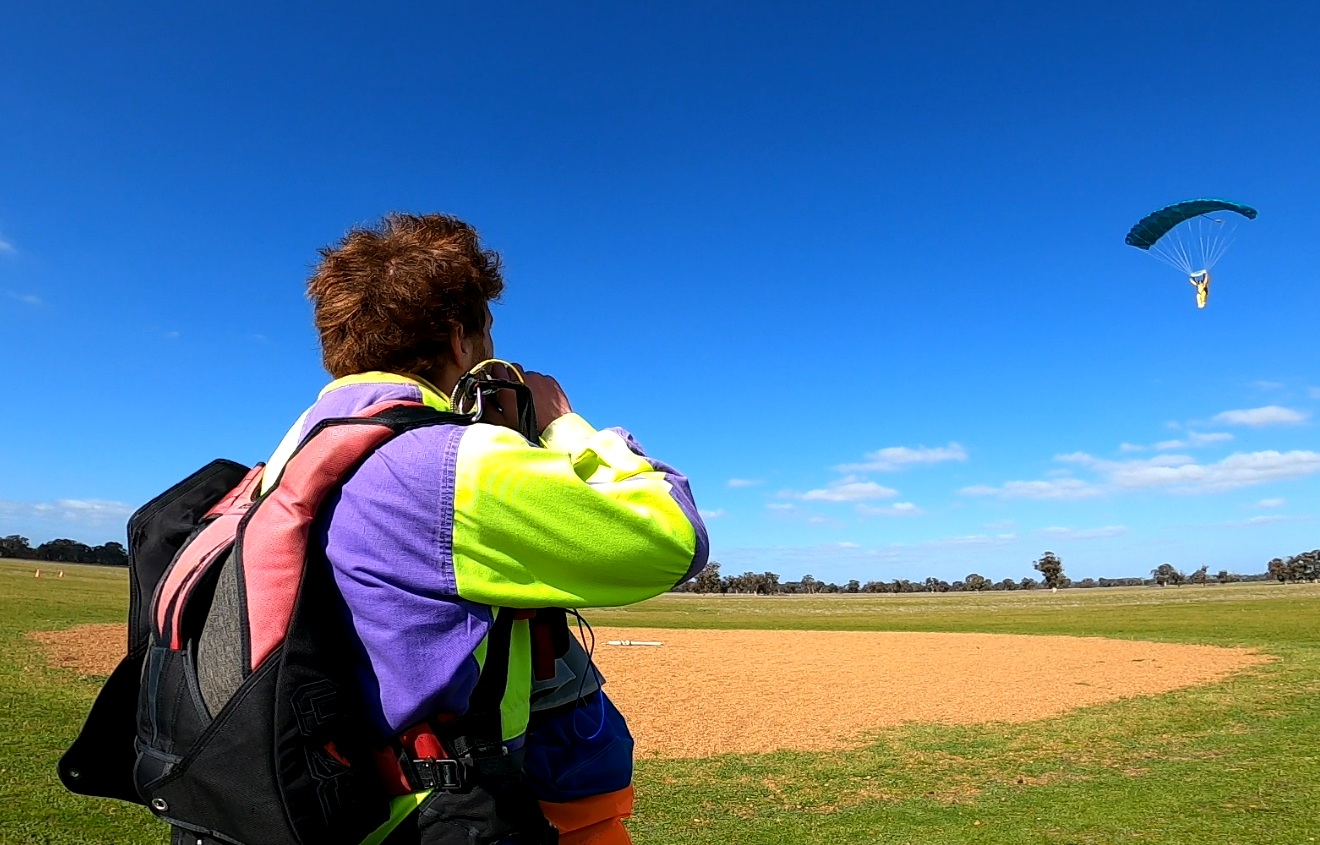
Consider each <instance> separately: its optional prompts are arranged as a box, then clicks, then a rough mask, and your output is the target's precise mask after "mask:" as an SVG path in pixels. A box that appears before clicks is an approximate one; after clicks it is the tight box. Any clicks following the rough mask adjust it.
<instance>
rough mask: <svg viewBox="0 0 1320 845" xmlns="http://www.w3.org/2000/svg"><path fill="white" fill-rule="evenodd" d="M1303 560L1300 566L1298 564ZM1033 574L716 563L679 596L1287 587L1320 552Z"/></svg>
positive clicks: (1318, 571)
mask: <svg viewBox="0 0 1320 845" xmlns="http://www.w3.org/2000/svg"><path fill="white" fill-rule="evenodd" d="M1299 561H1300V563H1299ZM1031 566H1032V569H1034V570H1035V571H1036V572H1038V573H1040V578H1039V580H1038V579H1037V578H1034V577H1025V578H1022V579H1020V580H1014V579H1012V578H1004V579H1002V580H1000V581H992V580H991V579H989V578H986V577H984V576H982V575H979V574H977V573H975V572H973V573H971V574H969V575H967V577H965V578H963V579H961V580H958V581H952V582H950V581H945V580H943V579H941V578H925V579H922V580H918V581H912V580H909V579H907V578H896V579H894V580H893V581H866V582H864V583H863V582H861V581H859V580H857V579H853V580H851V581H848V582H847V583H846V584H842V585H840V584H835V583H833V582H827V581H818V580H817V579H815V578H814V577H812V576H811V575H804V576H802V578H801V579H800V580H798V581H781V580H779V575H777V574H776V573H774V572H759V573H758V572H744V573H743V574H741V575H722V574H721V573H720V564H719V563H717V562H715V561H711V562H710V563H708V564H706V568H705V569H703V570H702V571H701V572H699V573H698V574H697V577H696V578H693V579H692V580H691V581H688V582H687V583H686V584H682V585H680V586H678V587H676V588H675V589H674V590H673V592H676V593H705V594H710V593H720V594H725V593H735V594H750V595H762V596H768V595H801V594H806V595H816V594H830V593H963V592H972V593H976V592H989V591H1010V590H1012V591H1017V590H1038V589H1039V590H1048V589H1066V588H1077V589H1086V588H1088V587H1143V586H1161V587H1163V586H1175V587H1176V586H1181V585H1182V584H1209V583H1212V582H1214V583H1218V584H1233V583H1237V582H1239V581H1271V580H1278V581H1280V582H1284V583H1290V582H1300V581H1320V551H1315V552H1304V553H1303V554H1301V555H1297V556H1294V557H1290V558H1286V559H1281V558H1275V559H1274V560H1273V561H1270V564H1269V567H1268V570H1267V571H1266V572H1261V573H1257V574H1251V575H1241V574H1238V573H1234V572H1229V571H1228V570H1220V571H1219V572H1218V573H1217V574H1215V575H1210V574H1209V567H1206V566H1202V567H1201V568H1200V569H1198V570H1196V571H1195V572H1193V573H1192V574H1190V575H1187V574H1184V573H1183V572H1182V571H1181V570H1179V569H1177V568H1175V567H1174V566H1173V565H1171V564H1168V563H1164V564H1161V565H1160V566H1159V567H1157V568H1156V569H1153V570H1151V577H1149V578H1136V577H1134V578H1083V579H1081V580H1080V581H1074V580H1072V579H1071V578H1069V577H1068V576H1067V575H1066V574H1065V573H1064V570H1063V561H1062V560H1061V559H1060V558H1059V556H1058V555H1056V554H1055V553H1054V552H1045V553H1044V554H1043V555H1041V556H1040V558H1039V559H1038V560H1035V561H1033V562H1032V564H1031Z"/></svg>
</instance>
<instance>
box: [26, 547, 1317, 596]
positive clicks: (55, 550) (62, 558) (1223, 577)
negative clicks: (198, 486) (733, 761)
mask: <svg viewBox="0 0 1320 845" xmlns="http://www.w3.org/2000/svg"><path fill="white" fill-rule="evenodd" d="M0 558H11V559H14V560H39V561H48V562H51V563H85V564H92V565H95V566H128V550H127V549H125V548H124V545H123V544H122V543H116V542H110V543H102V544H101V545H99V546H89V545H87V544H86V543H80V542H78V541H77V540H69V539H66V538H59V539H55V540H50V541H49V542H46V543H42V544H41V545H39V546H37V547H35V548H34V547H33V546H32V542H31V541H30V540H29V539H28V538H27V537H23V536H20V535H18V534H10V535H9V536H8V537H0ZM1032 568H1033V569H1034V570H1035V571H1036V572H1039V573H1040V576H1041V577H1040V580H1039V581H1038V580H1036V579H1035V578H1032V577H1026V578H1022V579H1020V580H1016V581H1015V580H1013V579H1012V578H1004V579H1002V580H1000V581H992V580H991V579H989V578H986V577H984V576H982V575H979V574H977V573H975V572H973V573H970V574H969V575H967V577H965V578H963V579H961V580H958V581H952V582H949V581H945V580H943V579H941V578H925V579H922V580H919V581H911V580H909V579H907V578H896V579H894V580H893V581H867V582H865V583H863V582H861V581H858V580H856V579H853V580H851V581H848V582H847V583H846V584H842V585H840V584H835V583H833V582H828V581H818V580H816V579H815V578H813V577H812V576H811V575H803V576H802V578H801V579H800V580H798V581H780V580H779V576H778V575H777V574H776V573H774V572H759V573H758V572H744V573H743V574H741V575H721V574H720V564H719V563H717V562H715V561H711V562H710V563H708V564H706V568H705V569H703V570H702V571H701V572H699V573H698V574H697V577H696V578H693V579H692V580H691V581H688V582H687V583H685V584H682V585H680V586H678V587H676V588H675V589H674V590H673V592H677V593H744V594H754V595H794V594H802V593H805V594H812V595H814V594H817V593H962V592H972V593H976V592H987V591H1016V590H1036V589H1065V588H1069V587H1076V588H1081V589H1085V588H1088V587H1142V586H1159V587H1169V586H1172V587H1180V586H1182V585H1183V584H1194V585H1200V584H1209V583H1211V582H1212V581H1213V582H1215V583H1219V584H1232V583H1236V582H1239V581H1278V582H1280V583H1284V584H1295V583H1303V582H1320V549H1314V550H1312V551H1309V552H1302V553H1300V554H1296V555H1292V556H1290V557H1285V558H1279V557H1276V558H1274V559H1273V560H1271V561H1270V562H1269V563H1268V564H1267V566H1266V570H1265V572H1262V573H1258V574H1253V575H1239V574H1237V573H1234V572H1229V571H1228V570H1226V569H1221V570H1220V571H1219V572H1218V573H1217V574H1215V575H1210V573H1209V567H1206V566H1202V567H1201V568H1200V569H1198V570H1196V571H1195V572H1192V573H1191V574H1190V575H1188V574H1186V573H1184V572H1182V570H1180V569H1177V568H1176V567H1174V566H1173V565H1172V564H1168V563H1162V564H1160V565H1159V566H1158V567H1156V568H1155V569H1152V570H1151V572H1150V577H1149V578H1083V579H1082V580H1080V581H1073V580H1072V579H1071V578H1069V577H1068V576H1067V575H1066V574H1064V571H1063V561H1062V560H1060V559H1059V556H1058V555H1056V554H1055V553H1054V552H1045V553H1044V554H1043V555H1041V557H1040V559H1039V560H1036V561H1033V562H1032Z"/></svg>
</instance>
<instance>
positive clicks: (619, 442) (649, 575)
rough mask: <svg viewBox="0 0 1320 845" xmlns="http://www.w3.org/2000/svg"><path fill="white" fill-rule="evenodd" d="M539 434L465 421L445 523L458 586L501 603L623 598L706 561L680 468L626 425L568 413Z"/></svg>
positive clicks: (686, 574)
mask: <svg viewBox="0 0 1320 845" xmlns="http://www.w3.org/2000/svg"><path fill="white" fill-rule="evenodd" d="M542 442H543V444H544V446H543V447H536V446H532V445H530V444H529V443H527V441H526V440H524V439H523V438H522V437H521V436H520V435H519V434H517V433H516V432H514V431H511V430H509V429H506V428H502V427H498V426H492V425H474V426H471V427H469V428H468V429H467V430H466V431H465V432H464V434H463V438H462V441H461V442H460V444H459V448H458V455H457V460H456V466H455V489H454V522H453V535H452V536H453V550H452V551H453V564H454V579H455V583H456V586H457V588H458V594H459V596H461V597H462V598H466V599H470V600H472V601H476V602H480V603H482V604H490V605H495V606H499V607H607V606H614V605H624V604H632V603H634V602H638V601H642V600H643V599H647V598H650V597H652V596H655V595H658V594H660V593H663V592H665V591H667V590H669V589H671V588H672V587H673V586H674V585H675V584H678V583H680V582H682V581H683V580H686V579H687V578H690V577H692V575H694V574H695V573H696V572H698V571H700V569H701V568H702V567H703V566H705V564H706V557H707V548H708V541H707V536H706V528H705V526H704V525H703V524H702V522H701V519H700V517H699V516H698V515H697V510H696V505H695V503H694V502H693V500H692V494H691V491H690V490H689V488H688V483H687V479H686V478H684V477H683V476H682V475H679V474H678V473H677V472H675V471H674V470H673V469H671V468H669V467H667V466H665V465H664V464H661V463H659V462H657V461H653V460H651V459H649V458H647V457H646V456H645V455H644V454H643V453H642V451H641V449H640V447H638V446H637V444H636V443H635V442H634V441H633V440H632V438H631V437H630V436H629V435H628V434H627V432H624V431H622V430H620V429H610V430H606V431H597V430H596V429H594V428H592V427H591V425H590V424H589V423H587V421H586V420H584V419H582V417H580V416H578V415H576V414H569V415H568V416H565V417H561V418H560V419H557V420H555V421H554V422H553V423H551V424H550V425H549V426H548V427H547V428H546V431H545V434H544V436H543V439H542Z"/></svg>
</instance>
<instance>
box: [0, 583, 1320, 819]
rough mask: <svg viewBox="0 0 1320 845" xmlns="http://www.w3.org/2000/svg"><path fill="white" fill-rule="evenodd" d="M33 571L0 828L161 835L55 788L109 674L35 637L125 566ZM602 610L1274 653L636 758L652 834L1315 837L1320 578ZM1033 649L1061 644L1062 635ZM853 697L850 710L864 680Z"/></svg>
mask: <svg viewBox="0 0 1320 845" xmlns="http://www.w3.org/2000/svg"><path fill="white" fill-rule="evenodd" d="M33 568H34V565H33V564H31V563H27V562H23V563H19V562H0V640H2V641H3V647H4V651H3V653H4V655H5V657H4V659H3V660H0V842H3V843H6V844H7V843H42V845H47V843H159V842H162V841H164V839H165V834H164V831H163V829H162V828H161V826H160V825H159V824H158V823H157V822H156V821H155V820H154V819H152V818H151V817H150V816H149V814H147V813H146V812H145V811H142V810H140V809H139V808H136V807H131V806H128V805H124V804H118V803H115V802H110V801H95V800H86V799H80V798H76V797H74V796H71V795H68V794H67V793H65V792H64V791H63V789H62V788H61V787H60V786H59V784H58V782H57V781H56V779H55V776H54V767H55V761H56V759H57V758H58V756H59V754H60V753H61V751H62V750H63V749H64V748H65V747H66V746H67V744H68V743H69V742H70V741H71V740H72V738H73V736H74V734H75V733H76V732H77V729H78V727H79V726H80V725H81V722H82V718H83V716H84V715H85V713H86V710H87V708H88V706H89V705H90V703H91V700H92V698H93V697H94V695H95V693H96V691H97V689H98V688H99V683H100V679H97V678H80V677H78V676H77V675H76V674H75V673H73V672H71V671H67V670H61V669H52V668H48V667H47V666H46V665H45V663H44V661H43V659H42V655H41V653H40V651H39V650H38V647H37V646H36V645H35V644H34V643H32V642H31V641H30V640H28V639H27V638H26V637H25V636H24V634H25V633H26V632H28V631H33V630H51V629H59V628H65V627H68V626H70V625H74V624H79V623H85V622H118V621H121V620H122V619H123V617H124V613H125V605H126V602H127V581H126V573H124V572H123V571H118V570H100V569H96V568H91V567H76V566H72V567H71V566H66V567H64V570H65V573H66V576H67V577H65V578H64V579H62V580H56V579H47V578H43V579H40V580H37V579H34V578H32V569H33ZM589 618H590V619H591V620H592V621H593V622H594V623H597V624H609V625H638V626H643V625H644V626H658V627H684V628H801V629H816V630H905V631H983V632H989V633H1022V634H1077V635H1084V636H1109V637H1123V638H1134V639H1148V640H1161V641H1167V642H1190V643H1209V644H1222V645H1246V646H1253V647H1257V648H1260V649H1262V650H1263V651H1266V652H1269V653H1271V654H1274V655H1277V656H1278V657H1279V658H1280V659H1279V660H1277V661H1275V662H1274V663H1271V664H1269V665H1267V666H1264V667H1261V668H1258V669H1255V670H1251V671H1250V672H1248V673H1245V674H1242V675H1239V676H1235V677H1233V678H1231V679H1229V680H1227V681H1225V682H1223V683H1220V684H1216V685H1214V686H1209V687H1202V688H1196V689H1191V690H1184V691H1181V692H1175V693H1170V694H1166V695H1162V696H1158V697H1155V698H1148V699H1138V700H1133V701H1126V702H1119V703H1115V704H1108V705H1103V706H1098V707H1092V708H1087V709H1084V710H1079V711H1075V712H1073V713H1070V714H1068V715H1066V716H1064V717H1059V718H1053V719H1045V720H1041V721H1038V722H1032V723H1028V724H1013V725H1010V724H988V725H979V726H959V727H942V726H934V725H923V724H913V725H908V726H904V727H900V728H894V729H890V730H885V731H881V732H878V733H877V734H876V735H875V737H874V743H873V744H872V745H870V746H869V747H868V748H865V749H863V750H860V751H847V752H835V753H826V754H821V753H812V754H799V753H778V754H770V755H760V756H739V755H735V756H727V757H720V758H714V759H709V760H698V761H682V762H674V761H658V760H642V761H639V763H638V768H637V787H638V795H639V800H638V813H637V817H636V818H635V819H634V820H633V821H632V823H631V828H632V830H633V832H634V838H635V840H636V842H637V843H638V845H661V844H662V843H707V842H709V843H726V842H728V843H746V845H796V843H820V845H825V843H830V845H834V844H835V843H867V842H885V843H996V845H1007V844H1008V843H1111V842H1135V843H1179V845H1185V843H1197V845H1202V843H1221V842H1222V843H1287V845H1292V844H1293V843H1308V842H1317V841H1320V585H1304V586H1286V587H1285V586H1279V585H1238V586H1231V587H1218V586H1212V587H1183V588H1181V589H1166V590H1160V589H1156V588H1131V589H1120V590H1090V591H1087V590H1066V591H1062V592H1060V593H1057V594H1050V593H1043V592H1033V593H988V594H981V595H973V594H957V595H945V596H928V595H919V596H875V597H872V596H840V597H821V598H807V597H781V598H763V599H758V598H743V597H727V598H703V597H688V596H664V597H661V598H659V599H656V600H654V601H651V602H647V603H645V604H643V605H638V606H636V607H632V608H626V609H621V610H610V611H595V612H592V613H591V614H590V616H589ZM1039 659H1040V660H1041V661H1048V660H1049V659H1050V656H1049V653H1048V651H1046V650H1044V649H1043V648H1042V651H1041V653H1040V655H1039ZM956 682H957V679H955V678H951V679H950V683H956ZM837 698H838V706H840V707H847V706H848V690H846V689H840V690H838V694H837ZM703 715H704V714H702V713H700V712H694V713H693V714H692V721H691V730H694V731H701V730H706V729H707V728H706V724H707V722H706V720H705V719H704V718H703ZM755 715H756V714H754V713H749V714H748V718H755ZM803 718H804V719H809V718H810V714H805V713H804V714H803Z"/></svg>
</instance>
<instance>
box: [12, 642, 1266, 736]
mask: <svg viewBox="0 0 1320 845" xmlns="http://www.w3.org/2000/svg"><path fill="white" fill-rule="evenodd" d="M31 636H32V637H33V638H34V639H36V640H38V641H39V642H41V643H43V644H44V645H45V647H46V649H47V652H48V654H49V655H50V660H51V662H52V663H54V664H55V665H58V666H63V667H67V668H70V669H75V670H77V671H79V672H81V673H84V674H89V675H109V674H110V672H111V671H112V670H113V669H114V667H115V665H116V664H117V663H118V662H119V660H120V658H121V657H122V656H123V653H124V629H123V627H122V626H120V625H81V626H78V627H76V628H72V629H69V630H67V631H44V632H38V633H34V634H31ZM596 639H597V643H598V645H597V647H596V662H597V665H599V666H600V669H601V671H602V672H604V674H605V676H606V678H607V679H608V686H607V690H608V691H609V693H610V697H611V698H612V699H613V700H614V701H615V702H616V703H617V704H618V706H619V709H620V710H621V711H623V713H624V714H625V715H626V716H627V717H628V724H629V726H630V727H631V728H632V732H633V736H634V737H635V738H636V740H637V753H638V755H639V756H651V757H669V758H672V757H705V756H709V755H713V754H724V753H729V752H742V753H758V752H768V751H778V750H783V749H798V750H828V749H836V748H847V747H851V746H855V745H858V744H860V743H862V742H864V741H865V736H864V735H865V733H866V732H867V731H874V730H877V729H879V728H884V727H887V726H891V725H898V724H901V723H903V722H912V721H919V722H940V723H945V724H967V723H974V722H989V721H1005V722H1027V721H1031V720H1033V719H1040V718H1044V717H1047V716H1055V715H1058V714H1060V713H1064V712H1066V711H1068V710H1071V709H1074V708H1077V707H1085V706H1087V705H1092V704H1102V703H1104V702H1108V701H1114V700H1117V699H1122V698H1131V697H1134V696H1144V695H1156V694H1158V693H1163V692H1169V691H1171V690H1176V689H1182V688H1185V687H1190V686H1196V685H1199V684H1208V683H1213V682H1215V681H1218V680H1221V679H1223V678H1225V677H1227V676H1228V675H1230V674H1232V673H1234V672H1237V671H1240V670H1242V669H1245V668H1248V667H1251V666H1255V665H1259V664H1261V663H1266V662H1269V661H1270V660H1271V659H1272V658H1271V657H1269V656H1268V655H1263V654H1260V653H1258V652H1256V651H1254V650H1251V649H1242V648H1220V647H1217V646H1192V645H1175V644H1168V643H1149V642H1131V641H1127V640H1110V639H1100V638H1085V637H1044V636H1040V637H1037V636H1030V637H1028V636H1012V635H1004V634H913V633H885V632H852V631H828V632H827V631H695V630H672V629H642V628H597V629H596ZM618 639H631V640H659V641H661V642H663V643H664V645H663V646H661V647H659V648H650V647H618V646H609V645H605V642H606V641H607V640H618Z"/></svg>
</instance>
